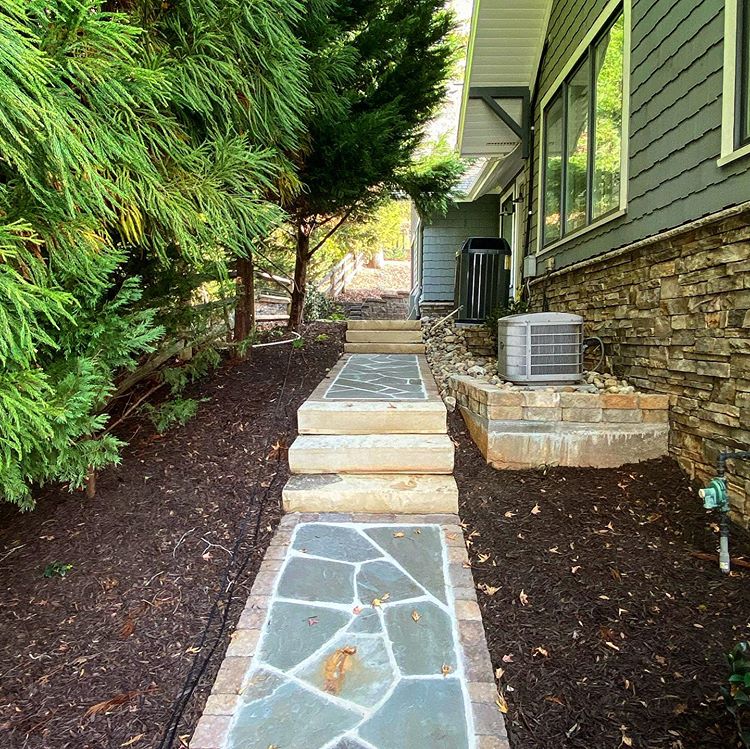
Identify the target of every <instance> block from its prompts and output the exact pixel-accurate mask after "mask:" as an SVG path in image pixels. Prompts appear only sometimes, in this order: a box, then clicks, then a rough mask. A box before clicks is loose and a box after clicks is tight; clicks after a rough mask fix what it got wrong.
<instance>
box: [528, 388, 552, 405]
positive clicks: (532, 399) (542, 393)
mask: <svg viewBox="0 0 750 749" xmlns="http://www.w3.org/2000/svg"><path fill="white" fill-rule="evenodd" d="M523 402H524V405H526V406H531V407H535V408H557V407H558V406H559V405H560V393H556V392H554V391H552V390H527V391H526V392H524V393H523Z"/></svg>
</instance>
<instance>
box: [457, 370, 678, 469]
mask: <svg viewBox="0 0 750 749" xmlns="http://www.w3.org/2000/svg"><path fill="white" fill-rule="evenodd" d="M449 388H450V392H451V393H452V394H453V397H455V399H456V402H457V404H458V405H459V407H460V410H461V414H462V416H463V417H464V421H465V422H466V425H467V427H468V429H469V433H470V434H471V436H472V438H473V440H474V441H475V442H476V444H477V446H478V447H479V449H480V450H481V452H482V454H483V455H484V457H485V459H486V460H487V462H488V463H489V464H491V465H492V466H494V467H495V468H513V469H519V468H535V467H537V466H539V465H542V464H544V465H566V466H588V467H601V468H605V467H606V468H611V467H616V466H619V465H623V464H625V463H634V462H639V461H641V460H648V459H651V458H656V457H660V456H662V455H666V454H667V452H668V449H669V442H668V441H669V404H670V399H669V396H667V395H660V394H653V393H607V392H600V393H590V392H576V391H575V390H574V389H573V388H563V387H556V388H553V387H541V388H537V389H520V388H517V389H514V390H503V389H501V388H498V387H496V386H495V385H491V384H488V383H484V382H479V381H477V380H476V379H474V378H473V377H469V376H466V375H452V376H451V377H450V378H449Z"/></svg>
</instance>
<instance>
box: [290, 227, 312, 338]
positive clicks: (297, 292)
mask: <svg viewBox="0 0 750 749" xmlns="http://www.w3.org/2000/svg"><path fill="white" fill-rule="evenodd" d="M309 263H310V235H309V233H308V232H307V228H306V227H305V226H304V225H303V224H297V255H296V259H295V262H294V283H293V285H292V304H291V307H290V309H289V327H290V328H291V329H292V330H299V329H300V327H301V326H302V311H303V307H304V304H305V291H306V290H307V266H308V265H309Z"/></svg>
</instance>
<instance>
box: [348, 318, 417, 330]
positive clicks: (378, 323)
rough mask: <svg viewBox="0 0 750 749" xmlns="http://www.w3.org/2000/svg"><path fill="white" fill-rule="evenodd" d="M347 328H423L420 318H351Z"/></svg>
mask: <svg viewBox="0 0 750 749" xmlns="http://www.w3.org/2000/svg"><path fill="white" fill-rule="evenodd" d="M346 328H347V330H422V323H421V321H420V320H349V321H348V322H347V324H346Z"/></svg>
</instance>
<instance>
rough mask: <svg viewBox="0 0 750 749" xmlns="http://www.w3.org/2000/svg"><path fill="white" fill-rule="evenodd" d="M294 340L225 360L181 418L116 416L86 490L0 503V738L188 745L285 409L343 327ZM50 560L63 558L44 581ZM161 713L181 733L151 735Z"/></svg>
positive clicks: (262, 506) (331, 352) (254, 556)
mask: <svg viewBox="0 0 750 749" xmlns="http://www.w3.org/2000/svg"><path fill="white" fill-rule="evenodd" d="M323 332H325V333H326V334H327V336H328V338H327V339H325V340H317V336H318V335H319V334H321V333H323ZM305 338H306V341H307V342H306V344H305V346H304V347H303V348H298V349H292V348H291V346H289V345H286V346H274V347H268V348H264V349H257V350H256V351H255V353H254V355H253V359H252V360H251V361H247V362H243V363H241V364H234V365H233V364H231V363H228V364H226V365H224V366H223V367H222V368H221V369H219V370H218V371H217V372H216V373H215V374H214V375H213V376H212V377H211V378H210V380H208V381H206V382H204V383H202V384H200V385H197V386H196V387H195V388H194V392H191V393H189V394H190V395H191V396H193V397H198V398H208V399H209V400H208V402H206V403H203V404H202V405H201V408H200V410H199V412H198V414H197V416H196V417H195V418H194V419H193V420H192V421H190V422H189V423H188V424H187V425H186V426H184V427H182V428H179V429H177V430H175V431H173V432H170V433H168V434H166V435H164V436H162V437H160V436H159V435H156V434H155V433H154V432H153V430H152V429H151V427H150V426H149V425H148V424H147V423H140V424H136V425H133V424H131V425H129V427H128V429H129V432H130V434H129V435H125V436H131V437H132V439H131V443H130V446H129V447H128V448H127V449H126V451H125V453H124V456H123V462H122V465H121V466H119V467H116V468H113V469H111V470H108V471H106V472H105V473H104V474H103V475H102V476H101V477H100V478H99V480H98V482H97V483H98V493H97V497H96V499H94V500H91V501H86V500H85V499H84V498H83V497H82V495H81V494H73V495H71V494H69V493H68V492H66V491H61V490H52V491H49V492H47V493H45V494H44V495H43V496H42V497H40V500H39V505H38V508H37V509H36V510H35V511H34V512H32V513H28V514H25V515H21V514H18V513H17V512H14V511H13V510H12V508H10V507H9V506H5V507H3V508H2V509H1V510H0V579H1V580H2V589H3V591H2V597H1V599H0V746H2V747H3V749H13V748H15V747H24V749H35V748H37V747H44V749H63V748H64V747H65V748H67V747H75V748H76V749H104V748H106V749H110V748H114V747H121V746H130V747H134V748H135V749H156V748H157V747H162V749H166V747H172V746H174V747H179V746H185V745H186V742H187V739H188V738H189V736H190V734H191V732H192V730H193V728H194V726H195V723H196V721H197V719H198V717H199V716H200V712H201V709H202V706H203V703H204V701H205V699H206V696H207V693H208V691H209V690H210V685H211V684H212V682H213V679H214V676H215V675H216V671H217V669H218V667H219V664H220V662H221V658H222V656H223V653H224V650H225V648H226V644H227V640H228V636H229V633H230V632H231V631H232V629H233V628H234V624H235V623H236V620H237V619H238V617H239V614H240V611H241V610H242V607H243V606H244V603H245V599H246V598H247V595H248V592H249V588H250V586H251V584H252V581H253V579H254V577H255V573H256V571H257V568H258V565H259V562H260V560H261V558H262V556H263V553H264V552H265V549H266V546H267V545H268V542H269V540H270V537H271V534H272V532H273V530H274V528H275V526H276V524H277V522H278V519H279V517H280V514H281V505H280V501H281V488H282V487H283V485H284V483H285V481H286V479H287V475H288V470H287V462H286V451H285V449H284V447H285V446H286V445H288V444H289V443H290V442H291V440H292V439H293V438H294V436H295V428H296V421H295V414H296V409H297V407H298V406H299V405H300V404H301V403H302V402H303V401H304V399H305V398H306V397H307V396H308V395H309V394H310V392H311V391H312V390H313V389H314V388H315V386H316V385H317V384H318V382H319V381H320V380H321V379H322V377H323V376H324V374H325V372H326V371H327V370H328V369H329V368H330V367H331V366H332V365H333V364H334V363H335V361H336V360H337V358H338V356H339V354H340V352H341V348H342V343H341V339H342V327H341V326H337V325H315V326H310V328H309V329H308V330H306V331H305ZM290 352H291V360H290V359H289V357H290ZM287 375H288V377H287ZM285 378H287V379H286V381H285ZM282 384H284V389H283V392H282ZM133 432H135V434H134V435H133ZM52 562H60V563H62V564H72V565H73V567H72V569H71V571H70V572H69V573H68V575H67V576H66V577H65V578H60V577H54V578H49V579H47V578H45V577H43V571H44V569H45V566H46V565H48V564H49V563H52ZM230 583H231V584H230ZM227 589H228V591H229V592H228V593H227V592H226V591H227ZM220 594H221V595H220ZM217 601H218V603H217ZM204 664H205V665H204ZM198 676H200V678H199V679H198V686H197V688H196V689H195V691H194V692H190V691H187V692H186V693H185V698H186V704H185V705H182V704H180V702H179V699H178V698H179V697H180V695H181V694H182V691H183V689H185V688H186V687H188V688H189V687H190V685H191V683H192V682H193V681H194V680H195V679H196V678H197V677H198ZM175 708H177V710H175ZM181 708H184V711H182V710H181ZM170 726H173V728H174V734H175V736H178V737H182V740H180V739H179V738H177V739H175V740H174V741H173V742H172V741H170V742H168V743H166V742H165V743H162V738H163V736H164V734H165V731H166V730H167V729H168V728H169V727H170Z"/></svg>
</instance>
